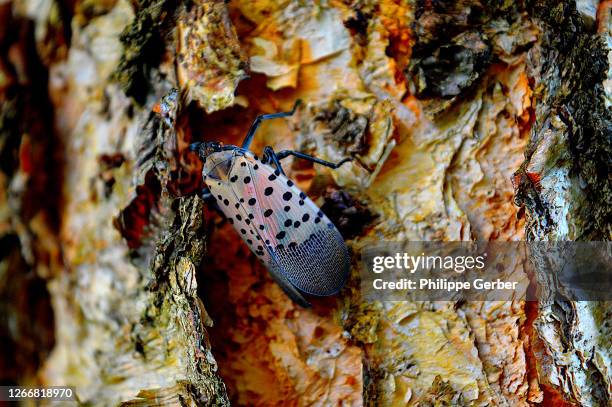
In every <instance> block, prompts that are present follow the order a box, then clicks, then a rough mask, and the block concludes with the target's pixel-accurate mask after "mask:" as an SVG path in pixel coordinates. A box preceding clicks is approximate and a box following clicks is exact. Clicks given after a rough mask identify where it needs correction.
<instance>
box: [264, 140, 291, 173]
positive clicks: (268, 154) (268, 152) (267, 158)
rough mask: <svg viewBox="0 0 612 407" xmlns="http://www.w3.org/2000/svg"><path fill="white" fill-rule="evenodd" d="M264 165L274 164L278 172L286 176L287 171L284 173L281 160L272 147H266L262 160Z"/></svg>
mask: <svg viewBox="0 0 612 407" xmlns="http://www.w3.org/2000/svg"><path fill="white" fill-rule="evenodd" d="M261 162H263V163H264V164H274V166H275V167H276V169H277V170H279V171H280V173H281V174H283V175H285V171H283V167H282V166H281V163H280V160H279V158H278V157H277V156H276V153H275V152H274V149H273V148H272V147H270V146H266V147H265V148H264V154H263V158H262V160H261Z"/></svg>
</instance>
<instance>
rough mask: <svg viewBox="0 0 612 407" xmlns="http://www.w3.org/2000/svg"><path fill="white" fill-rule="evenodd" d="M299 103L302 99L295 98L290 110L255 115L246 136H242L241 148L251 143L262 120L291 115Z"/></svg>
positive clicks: (245, 147) (246, 147)
mask: <svg viewBox="0 0 612 407" xmlns="http://www.w3.org/2000/svg"><path fill="white" fill-rule="evenodd" d="M301 103H302V101H301V100H300V99H298V100H296V101H295V104H294V105H293V109H291V111H290V112H280V113H271V114H260V115H259V116H257V117H256V118H255V120H253V124H251V128H250V129H249V132H248V133H247V135H246V137H245V138H244V141H243V142H242V148H244V149H248V148H249V146H250V145H251V141H253V136H254V135H255V132H256V131H257V128H258V127H259V125H260V124H261V122H262V121H264V120H270V119H277V118H279V117H288V116H292V115H293V114H294V113H295V110H296V109H297V107H298V106H299V105H300V104H301Z"/></svg>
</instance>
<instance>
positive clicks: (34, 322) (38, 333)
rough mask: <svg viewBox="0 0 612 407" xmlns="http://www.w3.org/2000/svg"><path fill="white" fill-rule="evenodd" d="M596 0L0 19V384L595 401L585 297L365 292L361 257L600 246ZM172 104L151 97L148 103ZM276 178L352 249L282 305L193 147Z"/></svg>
mask: <svg viewBox="0 0 612 407" xmlns="http://www.w3.org/2000/svg"><path fill="white" fill-rule="evenodd" d="M611 11H612V2H610V1H608V0H606V1H601V2H598V1H595V0H594V1H577V2H573V1H565V2H555V1H550V0H530V1H518V2H511V1H500V2H492V1H488V0H474V1H472V0H462V1H459V2H452V1H434V2H430V1H421V0H415V1H408V0H383V1H380V2H375V1H369V0H355V1H349V0H318V1H300V0H284V1H281V0H279V1H275V2H274V1H263V0H261V1H260V0H256V1H249V0H234V1H230V2H225V1H221V0H193V1H184V2H180V1H174V0H133V1H132V2H129V1H128V0H97V1H96V0H77V1H66V0H38V1H35V0H20V1H18V0H13V1H8V2H7V1H5V2H3V3H0V50H1V52H0V101H1V102H2V105H1V108H0V157H1V158H0V239H1V242H2V244H1V246H0V292H1V298H2V301H0V309H1V310H2V313H1V314H0V315H2V318H0V334H1V336H0V338H1V341H2V345H3V347H4V349H5V352H4V354H3V355H2V358H0V366H1V367H2V369H1V372H2V373H0V377H1V378H2V381H3V383H6V384H20V385H39V386H43V385H44V386H50V385H70V386H74V387H75V389H76V393H77V395H78V398H79V400H80V401H82V402H86V403H92V404H95V405H112V404H126V405H132V404H133V405H153V404H155V405H176V404H184V405H214V406H218V405H227V404H230V402H231V403H233V404H236V405H321V406H326V405H338V404H342V405H372V406H374V405H375V406H396V405H397V406H398V405H421V406H422V405H512V406H514V405H531V404H538V403H542V402H543V403H545V404H547V405H564V404H565V405H572V404H579V405H585V406H604V405H609V403H610V399H611V388H612V373H611V371H610V357H611V354H610V350H611V347H610V339H609V338H610V334H611V332H610V324H609V318H610V313H611V312H612V309H611V307H610V305H608V304H609V302H575V301H574V302H573V301H565V302H559V301H544V300H542V301H540V302H538V303H531V302H524V301H514V302H510V301H508V302H501V301H499V302H465V303H451V302H446V303H444V302H419V303H416V302H414V303H413V302H397V303H391V302H383V303H380V302H366V301H364V300H363V298H362V296H361V293H360V289H359V286H360V285H359V272H358V269H359V253H360V251H361V249H362V248H364V247H367V246H368V245H370V244H372V243H375V242H377V241H380V240H411V241H423V240H441V241H459V240H500V241H515V240H610V237H612V229H611V228H610V222H609V220H610V219H611V218H612V216H611V215H612V213H611V212H612V209H611V206H610V202H611V201H612V191H611V189H610V176H609V165H610V153H611V151H612V148H611V147H610V136H611V134H612V114H611V113H610V112H611V110H610V106H611V104H612V68H611V65H612V62H611V61H612V37H611V36H612V17H611ZM175 89H176V90H175ZM296 99H302V100H303V102H304V105H303V106H302V107H301V108H300V109H299V111H298V113H297V114H296V116H294V117H292V118H290V119H278V120H272V121H267V122H264V123H263V124H262V126H261V128H260V129H259V130H258V133H257V135H256V138H255V141H254V143H253V146H252V149H253V150H254V151H255V152H256V153H258V154H260V153H261V151H262V150H263V147H264V146H266V145H271V146H273V147H274V148H275V149H276V150H282V149H286V148H291V149H297V150H299V151H304V152H308V153H311V154H313V155H315V156H317V157H320V158H322V159H325V160H329V161H334V162H336V161H339V160H341V159H342V158H345V157H351V158H353V161H351V162H350V163H349V164H345V165H343V166H342V167H341V168H339V169H338V170H334V171H331V170H329V169H326V168H320V167H318V166H314V167H313V166H312V165H308V164H304V163H303V162H301V161H289V162H288V164H287V165H286V169H287V170H288V171H287V172H288V174H289V176H290V177H291V178H292V179H293V180H294V181H295V182H296V183H297V184H298V186H299V187H300V188H301V189H302V190H303V191H305V192H307V193H308V195H309V196H310V197H311V198H313V200H316V202H317V203H318V204H319V205H320V206H321V207H322V209H323V210H324V212H325V213H326V214H328V216H329V217H330V218H331V219H332V220H333V221H334V223H335V224H336V225H337V226H338V228H339V229H340V231H341V233H342V234H343V236H344V237H345V239H346V241H347V245H348V246H349V248H350V250H351V253H352V254H353V271H352V273H351V278H350V279H349V282H348V284H347V287H346V288H345V289H344V290H343V291H342V292H341V293H340V294H339V295H338V296H336V297H332V298H325V299H319V300H315V301H314V307H313V308H312V309H303V308H300V307H299V306H297V305H296V304H294V303H292V302H291V301H290V300H289V299H288V298H287V297H286V296H285V295H284V294H283V292H282V290H281V289H280V288H279V287H278V286H277V285H276V284H275V283H274V282H273V281H272V279H271V278H270V277H269V275H268V274H267V272H266V269H265V267H264V266H263V265H261V264H259V263H258V262H257V260H256V258H255V256H253V255H251V254H250V252H249V250H248V248H247V247H246V245H245V244H244V243H243V242H242V241H241V239H240V238H239V236H238V235H237V234H236V233H235V232H234V230H233V229H232V227H231V225H230V224H228V223H227V222H225V221H224V220H223V219H222V217H221V216H219V215H218V214H217V213H216V212H215V211H214V210H213V209H211V208H205V207H204V204H203V203H202V201H201V200H200V199H199V197H198V194H199V190H200V189H201V188H202V179H201V163H200V162H199V160H198V159H197V157H195V156H194V155H193V154H192V153H191V152H190V151H189V150H188V148H187V147H188V145H189V144H190V143H191V142H193V141H201V140H216V141H220V142H223V143H226V144H238V145H239V144H240V142H241V139H242V137H243V136H244V135H245V134H246V131H247V130H248V128H249V126H250V124H251V122H252V121H253V119H254V118H255V117H256V115H257V114H261V113H272V112H278V111H286V110H289V109H291V107H292V106H293V104H294V102H295V100H296Z"/></svg>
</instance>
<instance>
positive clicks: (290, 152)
mask: <svg viewBox="0 0 612 407" xmlns="http://www.w3.org/2000/svg"><path fill="white" fill-rule="evenodd" d="M290 155H292V156H294V157H297V158H301V159H303V160H308V161H311V162H313V163H317V164H321V165H324V166H326V167H329V168H333V169H336V168H338V167H340V166H341V165H342V164H344V163H345V162H348V161H352V160H353V159H352V158H345V159H343V160H341V161H340V162H337V163H332V162H330V161H325V160H321V159H320V158H317V157H313V156H311V155H308V154H304V153H300V152H299V151H293V150H283V151H280V152H278V153H276V154H275V156H276V158H277V159H278V160H279V161H280V160H282V159H283V158H287V157H289V156H290Z"/></svg>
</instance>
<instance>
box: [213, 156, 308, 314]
mask: <svg viewBox="0 0 612 407" xmlns="http://www.w3.org/2000/svg"><path fill="white" fill-rule="evenodd" d="M252 161H255V160H254V159H253V160H252ZM252 161H251V160H247V159H245V158H244V157H241V156H237V157H235V158H234V164H233V167H232V168H231V170H230V173H229V176H228V180H227V181H216V180H213V179H208V180H207V186H208V188H209V189H210V191H211V193H212V194H213V195H214V196H215V198H216V201H217V205H218V206H219V208H220V209H221V211H222V212H223V214H224V215H225V217H226V218H227V220H228V222H229V223H230V224H231V225H232V226H233V227H234V229H235V230H236V232H238V234H239V235H240V237H242V240H244V242H245V243H246V244H247V245H248V246H249V248H250V249H251V251H252V252H253V253H255V255H257V257H258V258H259V259H260V260H261V261H262V262H263V263H264V264H265V265H266V267H267V268H268V270H269V272H270V274H271V275H272V278H273V279H274V281H275V282H276V283H277V284H278V285H279V286H280V287H281V288H282V289H283V291H284V292H285V293H286V294H287V295H288V296H289V297H290V298H291V299H292V300H293V301H295V302H296V303H298V304H300V305H301V306H303V307H309V306H310V303H309V302H308V301H306V299H304V297H303V296H302V294H300V292H299V291H298V290H296V289H295V287H294V286H293V285H292V284H291V283H290V282H289V281H288V280H287V277H286V276H285V275H284V274H283V272H282V268H281V266H280V265H279V264H278V261H277V259H276V258H275V257H274V254H273V252H272V251H271V250H270V247H271V246H270V244H271V242H270V240H268V239H267V238H265V232H266V230H268V228H267V227H266V224H265V220H266V219H265V217H264V216H263V212H262V210H261V207H260V206H259V204H258V201H257V196H258V194H257V188H256V184H255V183H254V182H253V181H252V177H251V175H252V174H253V173H256V171H257V170H258V169H259V167H260V166H261V165H262V164H261V163H258V162H252Z"/></svg>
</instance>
